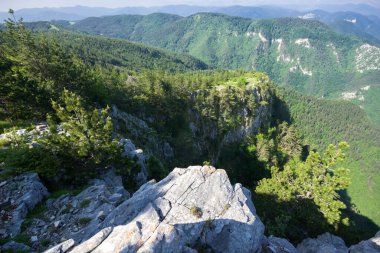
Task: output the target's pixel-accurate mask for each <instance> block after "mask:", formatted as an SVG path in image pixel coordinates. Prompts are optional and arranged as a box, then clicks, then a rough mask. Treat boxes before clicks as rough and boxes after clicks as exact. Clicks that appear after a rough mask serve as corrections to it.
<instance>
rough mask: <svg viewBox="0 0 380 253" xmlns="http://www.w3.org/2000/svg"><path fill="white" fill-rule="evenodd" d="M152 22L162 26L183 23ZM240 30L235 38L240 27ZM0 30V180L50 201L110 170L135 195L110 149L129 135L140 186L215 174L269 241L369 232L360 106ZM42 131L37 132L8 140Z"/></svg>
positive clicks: (370, 163) (180, 62)
mask: <svg viewBox="0 0 380 253" xmlns="http://www.w3.org/2000/svg"><path fill="white" fill-rule="evenodd" d="M158 16H159V17H160V22H161V24H165V23H168V22H172V21H173V20H178V19H180V18H179V17H178V16H170V15H169V16H167V15H160V14H158ZM129 18H135V19H136V20H140V21H141V19H142V18H141V16H135V17H129ZM192 19H195V20H196V19H198V16H193V17H192ZM198 21H199V20H198ZM217 21H218V19H216V20H214V22H215V24H217V23H218V22H217ZM136 22H137V21H136ZM144 22H149V20H145V21H144ZM156 22H158V21H155V24H157V23H156ZM199 22H203V21H202V20H200V21H199ZM229 22H230V24H234V25H236V24H237V23H238V22H237V21H236V20H235V19H234V18H230V21H229ZM234 22H236V24H235V23H234ZM243 23H244V22H243ZM141 25H142V24H141ZM145 25H147V26H148V24H145V23H144V26H145ZM188 25H191V24H188ZM239 25H241V26H242V27H241V29H242V31H244V29H246V28H247V27H248V26H249V22H248V21H247V23H246V24H243V25H242V23H239ZM148 27H149V26H148ZM50 28H51V27H50ZM50 28H49V29H50ZM125 29H128V27H126V28H125ZM152 29H153V28H152ZM178 32H179V31H178ZM231 32H233V31H231ZM0 33H1V36H0V54H1V57H0V72H1V73H0V83H1V86H0V102H1V105H2V106H1V111H0V116H1V119H2V121H1V130H2V131H4V132H7V133H8V134H9V135H10V141H9V142H7V141H3V142H2V143H1V144H0V145H1V147H2V149H1V150H0V158H1V159H2V161H3V162H4V165H3V167H4V168H2V170H4V172H3V173H2V174H1V177H7V176H10V175H15V174H20V173H23V172H25V171H36V172H38V173H39V175H40V176H41V177H42V179H43V180H44V181H45V182H46V184H47V185H48V186H49V187H50V190H51V191H60V190H62V189H60V188H62V187H71V188H72V187H81V185H83V184H85V183H86V181H87V180H88V179H90V178H92V177H94V176H96V175H97V174H98V173H100V172H101V171H104V170H107V169H109V168H110V167H113V168H115V169H116V171H118V173H119V174H120V175H122V176H123V180H124V183H125V185H126V186H127V188H128V189H134V187H136V185H135V184H134V182H133V178H134V176H135V173H136V171H138V166H139V165H138V164H136V162H135V161H134V160H133V159H128V158H125V157H123V156H122V155H121V146H120V145H119V144H118V140H119V139H120V138H122V137H123V138H131V139H133V140H134V141H135V143H136V145H137V146H139V147H143V148H144V149H146V150H148V151H149V154H150V157H149V158H148V161H147V164H148V170H149V177H150V178H155V179H161V178H163V177H164V176H166V174H167V173H168V171H169V170H171V169H172V168H173V167H174V166H188V165H190V164H212V165H215V166H217V167H219V168H224V169H225V170H226V171H227V173H228V174H229V177H230V178H231V180H232V181H233V182H240V183H242V184H243V185H245V186H246V187H249V188H250V189H252V190H253V191H254V198H255V205H256V206H257V209H258V213H259V215H260V216H261V217H262V219H263V221H264V222H265V224H266V227H267V229H268V231H269V232H270V233H272V234H275V235H279V236H286V237H288V238H290V239H291V240H292V241H295V242H296V241H299V240H301V239H303V238H305V237H309V236H316V235H318V234H319V233H321V232H324V231H332V232H334V233H337V234H339V235H341V236H343V237H344V238H345V240H347V241H348V242H357V241H359V240H360V239H362V238H365V237H368V234H373V233H374V231H376V230H377V229H378V227H377V225H376V224H379V220H380V216H379V213H378V208H377V203H378V196H380V195H379V194H377V193H379V185H380V184H378V183H377V182H380V178H378V177H377V176H376V174H378V173H377V172H378V170H379V160H378V159H379V157H380V155H379V153H380V146H379V145H380V143H379V142H380V138H379V136H378V129H377V128H375V127H374V126H373V125H372V124H371V123H370V121H369V120H368V119H367V118H366V115H365V113H364V112H363V111H362V110H360V108H358V107H357V106H355V105H353V104H351V103H348V102H347V103H343V102H333V101H327V100H318V99H315V98H311V97H308V96H305V95H301V94H300V93H297V92H296V91H294V90H288V89H286V88H285V89H282V88H279V87H277V86H276V85H275V84H274V83H273V82H272V81H271V80H270V79H269V77H268V76H267V75H266V74H264V73H260V72H255V71H243V70H212V69H206V68H208V66H207V65H206V64H205V63H203V62H201V61H200V60H197V59H194V58H192V57H190V56H186V55H179V54H174V53H170V52H167V51H163V50H159V49H154V48H151V47H147V46H144V45H142V44H135V43H130V42H127V41H124V40H117V39H112V40H111V39H106V38H103V37H98V36H88V35H81V34H76V33H70V32H65V33H60V32H57V31H56V32H49V33H43V32H31V31H29V30H28V29H27V28H25V26H24V25H23V24H22V23H20V22H18V21H16V20H10V21H8V23H7V27H6V29H4V30H3V31H1V32H0ZM263 33H264V32H263ZM232 34H233V33H232ZM265 36H267V35H265ZM232 37H233V36H232ZM199 43H203V42H202V41H201V40H200V41H199ZM236 43H237V41H236ZM209 63H210V62H209ZM211 63H212V62H211ZM226 64H227V63H226ZM220 66H223V64H221V65H220ZM236 67H238V66H236ZM203 69H206V70H203ZM185 70H186V71H185ZM114 108H118V110H120V111H123V112H125V113H127V114H128V115H129V116H128V117H129V118H130V119H132V118H133V119H138V120H140V122H141V121H143V122H145V123H144V124H141V125H142V126H139V125H134V126H133V127H130V126H129V125H126V124H125V123H123V122H122V121H120V119H118V118H115V117H113V111H112V110H114ZM41 122H45V123H46V124H47V125H48V129H49V130H48V131H46V132H43V133H40V132H36V131H30V134H27V135H22V134H21V135H20V134H17V133H15V129H17V128H24V129H27V130H32V129H34V128H35V125H36V124H39V123H41ZM12 127H13V128H12ZM62 132H63V133H65V134H62ZM344 141H347V142H348V144H347V143H346V142H344ZM160 143H169V144H170V146H171V147H172V148H173V150H174V155H173V157H171V158H170V159H165V158H164V157H163V154H162V152H160V151H159V150H158V149H157V146H159V144H160ZM329 144H332V145H329ZM349 146H350V148H348V147H349ZM345 154H346V155H345ZM350 171H351V172H350ZM57 182H59V184H57ZM276 182H280V183H276ZM290 182H295V183H294V184H290ZM307 182H318V183H317V186H318V187H311V186H310V184H308V183H307ZM57 185H59V187H58V188H57ZM363 191H364V192H371V196H368V195H366V196H363V195H362V192H363ZM369 198H371V200H370V201H369ZM326 203H331V204H329V205H326ZM268 210H272V211H273V212H270V211H268ZM361 214H362V215H363V216H362V215H361ZM366 217H369V218H370V219H372V220H373V221H374V222H375V223H376V224H375V223H373V222H372V221H371V220H370V219H368V218H366ZM279 219H281V221H282V222H281V223H278V222H277V221H278V220H279ZM300 224H302V226H300ZM295 227H297V228H298V229H294V228H295Z"/></svg>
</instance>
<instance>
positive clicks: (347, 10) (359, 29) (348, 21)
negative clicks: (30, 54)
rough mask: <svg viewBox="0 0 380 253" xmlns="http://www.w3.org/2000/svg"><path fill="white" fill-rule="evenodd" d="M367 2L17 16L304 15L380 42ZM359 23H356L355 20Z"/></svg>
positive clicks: (379, 17)
mask: <svg viewBox="0 0 380 253" xmlns="http://www.w3.org/2000/svg"><path fill="white" fill-rule="evenodd" d="M376 10H377V9H376V8H374V7H370V6H367V5H345V6H340V7H339V6H321V7H320V8H319V9H310V10H295V9H294V10H293V9H289V7H286V8H283V7H276V6H239V5H235V6H227V7H210V6H192V5H167V6H160V7H124V8H105V7H86V6H74V7H61V8H31V9H20V10H17V11H16V16H17V17H22V18H23V19H24V21H26V22H34V21H52V20H68V21H78V20H83V19H85V18H89V17H102V16H114V15H127V14H128V15H132V14H133V15H148V14H152V13H167V14H175V15H179V16H183V17H187V16H190V15H194V14H196V13H199V12H207V13H208V12H212V13H221V14H226V15H230V16H237V17H244V18H250V19H254V20H257V19H268V18H280V17H303V18H307V19H315V20H319V21H321V22H323V23H325V24H328V25H329V26H330V27H332V28H333V29H334V30H336V31H338V32H343V33H348V34H353V35H356V36H359V37H361V38H363V39H366V40H368V41H370V42H371V43H377V44H378V45H380V14H378V13H380V9H379V10H378V12H377V11H376ZM8 17H9V14H8V13H5V12H0V23H1V22H2V21H3V20H5V19H7V18H8ZM354 20H355V22H352V21H354Z"/></svg>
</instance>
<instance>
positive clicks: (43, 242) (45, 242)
mask: <svg viewBox="0 0 380 253" xmlns="http://www.w3.org/2000/svg"><path fill="white" fill-rule="evenodd" d="M50 243H51V240H50V239H43V240H41V246H42V247H47V246H49V244H50Z"/></svg>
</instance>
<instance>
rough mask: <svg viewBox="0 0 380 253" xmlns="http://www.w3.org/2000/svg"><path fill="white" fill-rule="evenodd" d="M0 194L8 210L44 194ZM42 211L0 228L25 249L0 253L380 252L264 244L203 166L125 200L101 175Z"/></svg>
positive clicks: (314, 243)
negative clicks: (23, 240) (12, 228)
mask: <svg viewBox="0 0 380 253" xmlns="http://www.w3.org/2000/svg"><path fill="white" fill-rule="evenodd" d="M25 182H28V184H25ZM29 183H30V184H29ZM0 190H1V193H2V195H1V196H2V197H3V196H9V198H12V200H13V202H12V203H14V206H13V208H14V210H19V209H22V207H23V206H24V205H26V203H28V204H27V205H29V204H30V203H33V205H36V204H37V203H38V202H40V201H41V200H42V198H43V197H44V196H46V194H47V191H46V189H45V188H44V187H43V185H42V184H41V182H40V181H39V179H38V177H37V176H36V175H35V174H26V175H23V176H20V177H16V178H14V179H12V180H8V181H6V182H1V183H0ZM14 190H16V191H14ZM14 193H17V194H14ZM16 199H17V200H16ZM30 199H33V201H32V202H30V201H29V200H30ZM1 200H2V202H1V203H4V202H3V198H2V199H1ZM18 200H20V201H18ZM43 206H44V211H43V212H42V213H41V214H40V215H39V216H38V217H34V218H33V219H32V220H28V222H26V220H25V216H26V213H27V212H28V211H25V213H24V216H15V217H16V218H17V220H16V221H12V222H5V223H3V224H2V227H4V226H5V228H6V229H7V230H6V231H8V228H9V229H10V225H11V224H19V225H18V226H15V228H18V230H17V231H14V232H12V233H9V232H7V233H8V237H9V236H10V237H14V236H15V235H16V234H17V233H19V232H20V226H21V223H23V222H24V224H23V227H25V228H24V229H23V231H22V234H23V235H24V236H27V237H28V238H29V246H26V245H24V244H20V243H16V242H14V241H10V242H8V243H6V244H5V245H3V246H1V247H0V252H2V251H6V250H9V251H10V252H12V250H13V251H15V252H17V250H23V251H27V252H33V251H37V252H39V251H42V250H44V249H46V248H48V250H46V253H53V252H60V253H64V252H71V253H79V252H80V253H85V252H99V253H100V252H189V253H195V252H263V253H280V252H281V253H297V252H300V253H304V252H305V253H306V252H308V253H312V252H316V253H317V252H342V253H345V252H352V253H359V252H380V240H379V237H380V232H379V233H378V234H377V235H376V236H375V237H374V238H371V239H370V240H368V241H363V242H361V243H359V244H358V245H354V246H351V248H347V246H346V245H345V243H344V241H343V240H342V239H340V238H339V237H336V236H333V235H330V234H324V235H321V236H319V237H318V238H316V239H306V240H305V241H303V242H302V243H301V244H299V245H298V247H297V248H295V247H294V246H293V245H292V244H290V243H289V242H288V241H287V240H286V239H282V238H277V237H273V236H270V237H268V238H267V237H265V235H264V225H263V224H262V222H261V221H260V218H259V217H258V216H257V215H256V212H255V207H254V205H253V202H252V198H251V194H250V191H249V190H247V189H245V188H244V187H242V186H241V185H240V184H236V185H231V183H230V181H229V179H228V176H227V174H226V172H225V171H224V170H217V169H215V168H213V167H210V166H203V167H202V166H191V167H188V168H186V169H180V168H176V169H174V170H173V171H172V172H171V173H170V174H169V175H168V176H167V177H166V178H165V179H163V180H161V181H160V182H155V181H154V180H152V181H149V182H147V183H145V184H144V185H142V186H141V187H140V189H139V190H138V191H137V192H135V193H134V194H133V195H132V196H131V197H130V194H129V193H128V192H126V191H125V189H124V188H123V187H122V183H121V179H120V177H118V176H116V175H115V174H114V173H112V172H108V173H107V174H105V175H104V176H103V177H102V179H97V180H93V181H92V182H91V183H90V186H89V187H88V188H86V189H84V190H83V191H82V192H81V193H80V194H78V195H77V196H70V195H63V196H61V197H60V198H58V199H48V200H47V201H45V202H43ZM1 208H2V209H3V205H2V206H1ZM30 208H32V207H30ZM30 208H29V209H27V210H30ZM1 212H2V213H3V211H1Z"/></svg>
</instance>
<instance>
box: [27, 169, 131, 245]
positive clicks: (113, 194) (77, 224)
mask: <svg viewBox="0 0 380 253" xmlns="http://www.w3.org/2000/svg"><path fill="white" fill-rule="evenodd" d="M129 197H130V195H129V193H128V192H127V191H126V190H125V189H124V188H123V184H122V180H121V178H120V177H119V176H116V175H115V173H113V172H112V171H109V172H107V173H106V174H104V175H103V176H102V179H95V180H92V181H91V182H90V186H89V187H87V188H86V189H84V190H83V191H82V192H81V193H79V194H78V195H76V196H70V195H68V194H65V195H62V196H60V197H59V198H57V199H55V200H48V201H47V202H49V205H47V206H46V210H45V211H44V212H43V213H42V214H41V215H40V216H39V217H38V218H34V219H33V220H32V223H31V225H30V226H28V227H27V228H26V230H25V233H26V234H27V235H29V236H30V237H31V236H37V237H38V241H39V242H40V241H44V240H49V241H51V243H52V244H53V245H55V244H58V243H60V242H62V241H66V240H67V239H66V238H72V239H73V240H74V241H78V242H80V241H81V240H82V239H83V236H84V231H86V229H89V230H91V231H96V229H97V228H98V226H99V224H100V223H101V222H102V221H103V220H104V218H105V217H106V214H109V213H110V212H111V211H112V210H113V209H115V207H116V206H117V205H119V204H120V203H121V202H123V201H125V200H126V199H128V198H129ZM41 226H44V227H43V228H41ZM33 247H35V248H36V250H38V251H41V250H43V249H44V248H43V246H42V245H40V244H39V243H37V244H33Z"/></svg>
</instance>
